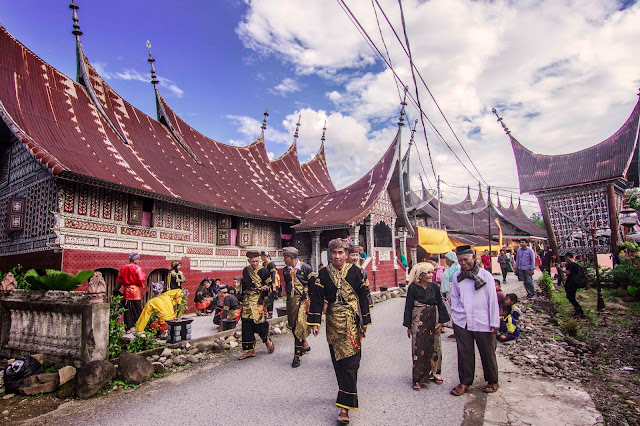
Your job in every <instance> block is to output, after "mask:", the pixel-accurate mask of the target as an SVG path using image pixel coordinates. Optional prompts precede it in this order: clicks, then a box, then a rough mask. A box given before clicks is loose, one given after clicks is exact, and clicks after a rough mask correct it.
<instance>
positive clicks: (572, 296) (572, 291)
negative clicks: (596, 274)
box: [564, 282, 583, 315]
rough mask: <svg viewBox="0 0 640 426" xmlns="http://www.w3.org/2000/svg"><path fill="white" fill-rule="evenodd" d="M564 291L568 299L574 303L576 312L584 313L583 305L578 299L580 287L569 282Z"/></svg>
mask: <svg viewBox="0 0 640 426" xmlns="http://www.w3.org/2000/svg"><path fill="white" fill-rule="evenodd" d="M564 291H565V294H566V295H567V300H568V301H569V303H571V304H572V305H573V308H574V309H575V311H576V313H577V314H580V315H582V314H583V312H582V306H580V304H579V303H578V300H577V299H576V292H577V291H578V288H577V287H576V286H575V285H574V284H573V283H569V282H567V284H566V285H565V286H564Z"/></svg>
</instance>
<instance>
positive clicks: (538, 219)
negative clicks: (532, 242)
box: [531, 212, 544, 228]
mask: <svg viewBox="0 0 640 426" xmlns="http://www.w3.org/2000/svg"><path fill="white" fill-rule="evenodd" d="M531 221H533V223H535V224H536V225H538V226H539V227H540V228H544V220H542V214H541V213H540V212H535V213H534V214H532V215H531Z"/></svg>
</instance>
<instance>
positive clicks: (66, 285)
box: [25, 269, 94, 291]
mask: <svg viewBox="0 0 640 426" xmlns="http://www.w3.org/2000/svg"><path fill="white" fill-rule="evenodd" d="M93 273H94V271H79V272H78V273H77V274H76V275H71V274H67V273H66V272H62V271H56V270H55V269H47V270H46V274H45V275H39V274H38V273H37V272H36V270H35V269H29V270H28V271H27V273H26V274H25V280H26V281H27V282H28V283H29V285H30V286H31V290H43V291H48V290H61V291H73V290H75V289H76V288H78V287H80V285H81V284H82V283H83V282H85V281H87V280H88V279H89V278H91V277H92V276H93Z"/></svg>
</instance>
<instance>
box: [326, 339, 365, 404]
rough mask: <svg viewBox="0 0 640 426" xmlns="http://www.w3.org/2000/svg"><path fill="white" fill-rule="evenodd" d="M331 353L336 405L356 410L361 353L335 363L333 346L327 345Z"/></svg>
mask: <svg viewBox="0 0 640 426" xmlns="http://www.w3.org/2000/svg"><path fill="white" fill-rule="evenodd" d="M329 352H330V353H331V362H332V363H333V370H334V371H335V373H336V379H338V398H337V399H336V405H337V406H338V407H340V408H346V409H347V410H357V409H358V369H359V368H360V359H361V357H362V351H358V353H357V354H355V355H352V356H350V357H349V358H344V359H341V360H340V361H336V355H335V353H334V351H333V346H331V345H329Z"/></svg>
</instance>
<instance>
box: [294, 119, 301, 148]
mask: <svg viewBox="0 0 640 426" xmlns="http://www.w3.org/2000/svg"><path fill="white" fill-rule="evenodd" d="M301 118H302V114H300V115H298V122H297V123H296V131H295V133H294V134H293V141H294V142H297V140H298V131H299V130H300V119H301Z"/></svg>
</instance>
